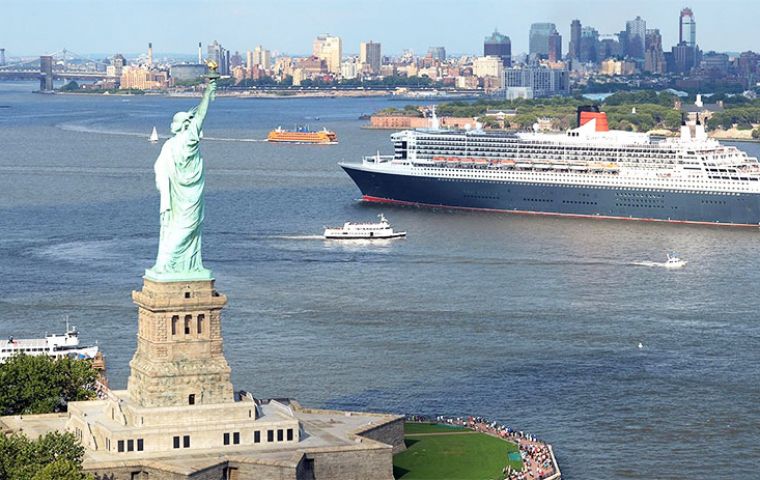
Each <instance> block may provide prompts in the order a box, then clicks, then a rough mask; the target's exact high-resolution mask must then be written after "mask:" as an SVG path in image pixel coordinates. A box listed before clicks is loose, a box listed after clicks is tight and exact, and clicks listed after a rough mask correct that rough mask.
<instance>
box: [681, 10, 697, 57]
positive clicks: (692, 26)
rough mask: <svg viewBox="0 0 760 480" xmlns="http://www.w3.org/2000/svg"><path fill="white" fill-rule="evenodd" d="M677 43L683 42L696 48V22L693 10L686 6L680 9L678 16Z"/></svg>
mask: <svg viewBox="0 0 760 480" xmlns="http://www.w3.org/2000/svg"><path fill="white" fill-rule="evenodd" d="M678 43H679V44H681V43H685V44H686V45H687V46H689V47H691V48H692V49H694V50H696V48H697V22H696V21H695V20H694V12H692V11H691V8H689V7H686V8H684V9H683V10H681V16H680V17H679V18H678Z"/></svg>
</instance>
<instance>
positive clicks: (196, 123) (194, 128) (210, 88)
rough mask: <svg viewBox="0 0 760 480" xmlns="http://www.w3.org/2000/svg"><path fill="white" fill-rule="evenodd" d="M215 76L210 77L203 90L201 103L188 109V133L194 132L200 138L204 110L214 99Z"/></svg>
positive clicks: (206, 109) (204, 115)
mask: <svg viewBox="0 0 760 480" xmlns="http://www.w3.org/2000/svg"><path fill="white" fill-rule="evenodd" d="M216 80H217V79H216V78H213V77H212V78H210V79H209V82H208V85H207V86H206V90H204V91H203V98H201V103H199V104H198V106H197V107H195V108H194V109H192V110H191V111H190V113H191V115H192V116H191V118H190V125H189V126H188V130H189V131H190V132H189V133H193V134H195V136H196V137H197V138H199V139H200V135H201V130H202V129H203V121H204V120H205V119H206V112H208V105H209V103H211V101H212V100H214V94H215V92H216Z"/></svg>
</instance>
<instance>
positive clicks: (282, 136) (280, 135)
mask: <svg viewBox="0 0 760 480" xmlns="http://www.w3.org/2000/svg"><path fill="white" fill-rule="evenodd" d="M267 141H268V142H279V143H338V136H337V135H335V132H331V131H329V130H327V129H326V128H323V129H322V130H320V131H318V132H312V131H310V130H309V129H308V128H303V127H298V128H296V130H295V131H287V130H283V128H282V127H277V128H276V129H275V130H272V131H271V132H269V135H267Z"/></svg>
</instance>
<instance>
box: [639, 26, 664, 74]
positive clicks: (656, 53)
mask: <svg viewBox="0 0 760 480" xmlns="http://www.w3.org/2000/svg"><path fill="white" fill-rule="evenodd" d="M644 48H645V51H644V71H645V72H649V73H658V74H659V73H665V55H664V53H663V51H662V36H661V35H660V31H659V30H658V29H656V28H654V29H650V30H647V36H646V44H645V47H644Z"/></svg>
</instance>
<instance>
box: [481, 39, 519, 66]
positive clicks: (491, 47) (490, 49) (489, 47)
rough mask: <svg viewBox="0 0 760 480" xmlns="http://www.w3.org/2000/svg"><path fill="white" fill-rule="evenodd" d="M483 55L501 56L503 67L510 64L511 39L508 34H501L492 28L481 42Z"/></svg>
mask: <svg viewBox="0 0 760 480" xmlns="http://www.w3.org/2000/svg"><path fill="white" fill-rule="evenodd" d="M483 55H484V56H486V57H488V56H496V57H499V58H501V63H502V65H503V66H505V67H511V66H512V41H511V40H510V39H509V37H508V36H506V35H502V34H501V33H499V32H498V31H497V30H494V31H493V33H492V34H491V35H489V36H488V37H486V38H485V40H484V42H483Z"/></svg>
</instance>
